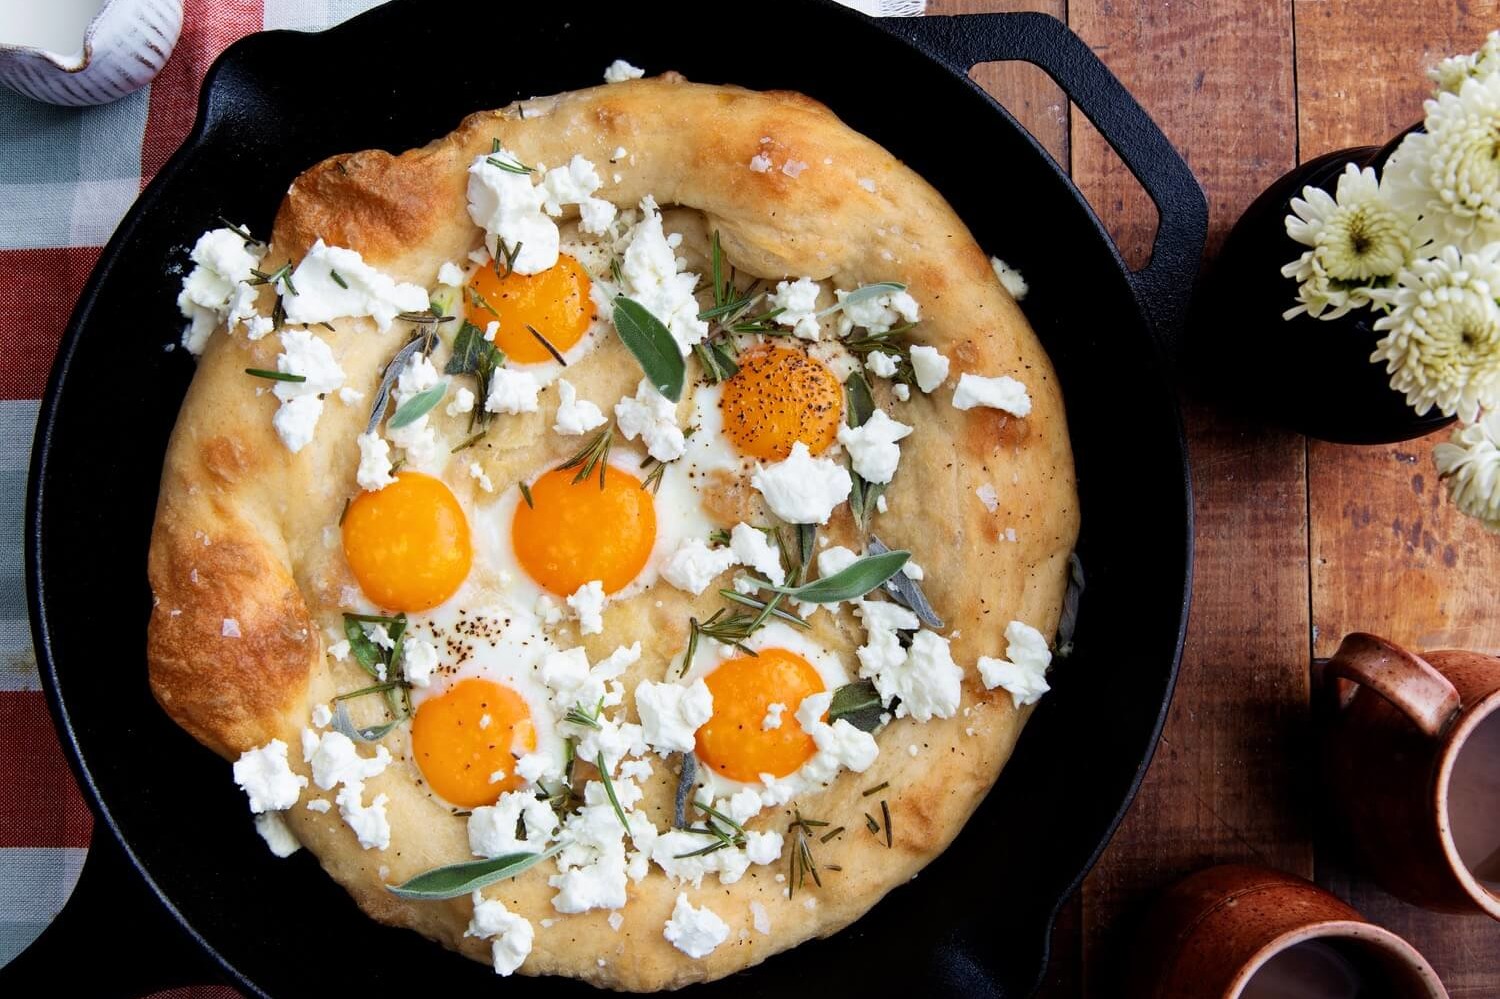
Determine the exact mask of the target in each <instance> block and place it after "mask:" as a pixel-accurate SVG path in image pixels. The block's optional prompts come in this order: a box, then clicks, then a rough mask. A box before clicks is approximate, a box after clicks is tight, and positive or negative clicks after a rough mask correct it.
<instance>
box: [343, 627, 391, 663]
mask: <svg viewBox="0 0 1500 999" xmlns="http://www.w3.org/2000/svg"><path fill="white" fill-rule="evenodd" d="M344 637H345V638H347V639H348V640H349V651H350V652H352V653H354V661H355V662H357V663H359V664H360V666H361V667H363V668H364V671H365V672H366V673H368V674H370V675H371V676H373V677H377V678H378V677H379V676H380V667H381V666H382V665H384V664H385V656H384V655H382V654H381V649H380V646H378V645H376V644H375V643H374V642H373V641H371V640H370V636H369V635H367V634H365V629H364V626H363V625H362V624H360V621H359V618H357V617H355V616H354V615H353V614H345V615H344Z"/></svg>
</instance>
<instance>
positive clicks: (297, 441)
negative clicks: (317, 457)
mask: <svg viewBox="0 0 1500 999" xmlns="http://www.w3.org/2000/svg"><path fill="white" fill-rule="evenodd" d="M322 415H323V400H322V399H319V398H318V397H317V396H315V395H303V396H298V397H297V398H295V399H288V400H287V401H286V402H283V403H282V404H281V408H280V409H278V410H276V415H275V416H273V417H272V418H271V426H273V427H275V428H276V435H277V436H278V437H280V438H281V443H283V444H285V445H286V449H287V450H288V451H290V452H292V453H293V454H296V453H297V452H298V451H301V450H302V449H303V448H305V447H307V445H308V444H311V443H312V439H313V434H314V433H315V432H316V431H317V428H318V417H320V416H322Z"/></svg>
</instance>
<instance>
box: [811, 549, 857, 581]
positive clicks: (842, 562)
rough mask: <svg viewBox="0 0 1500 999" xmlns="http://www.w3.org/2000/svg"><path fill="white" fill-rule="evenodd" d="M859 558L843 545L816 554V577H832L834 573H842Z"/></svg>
mask: <svg viewBox="0 0 1500 999" xmlns="http://www.w3.org/2000/svg"><path fill="white" fill-rule="evenodd" d="M857 561H859V556H858V555H856V554H854V552H852V551H850V550H849V549H847V548H845V547H844V546H843V545H834V546H833V547H832V548H825V549H823V550H822V551H820V552H818V575H819V576H820V577H823V576H832V575H833V574H834V573H837V572H843V571H844V570H845V569H847V568H849V567H850V566H851V565H853V564H854V563H855V562H857Z"/></svg>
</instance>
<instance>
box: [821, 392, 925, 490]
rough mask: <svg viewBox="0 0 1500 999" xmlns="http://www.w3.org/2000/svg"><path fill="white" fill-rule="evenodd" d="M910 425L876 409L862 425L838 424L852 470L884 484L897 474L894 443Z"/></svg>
mask: <svg viewBox="0 0 1500 999" xmlns="http://www.w3.org/2000/svg"><path fill="white" fill-rule="evenodd" d="M911 432H912V428H911V427H909V426H907V425H906V424H905V423H901V422H900V421H897V420H893V419H891V418H890V417H889V416H886V415H885V410H883V409H877V410H875V412H873V413H871V414H870V418H869V419H868V420H866V421H865V422H864V424H863V425H862V426H858V427H851V426H849V425H848V424H847V423H841V424H840V425H839V431H838V437H839V443H840V444H842V445H844V450H845V451H847V452H848V453H849V460H850V461H851V462H852V463H853V465H854V471H855V472H857V473H859V476H860V477H861V478H862V479H864V480H865V481H866V482H874V483H878V484H880V485H884V484H886V483H888V482H890V481H891V479H892V478H893V477H894V476H895V474H896V466H897V464H899V463H900V461H901V448H900V446H899V445H898V444H897V443H896V442H897V441H899V440H902V439H903V438H905V437H907V436H909V435H910V434H911Z"/></svg>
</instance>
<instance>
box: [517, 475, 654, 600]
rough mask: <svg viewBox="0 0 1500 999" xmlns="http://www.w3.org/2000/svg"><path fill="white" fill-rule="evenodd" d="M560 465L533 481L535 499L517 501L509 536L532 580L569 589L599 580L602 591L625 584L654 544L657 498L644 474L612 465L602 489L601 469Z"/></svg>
mask: <svg viewBox="0 0 1500 999" xmlns="http://www.w3.org/2000/svg"><path fill="white" fill-rule="evenodd" d="M576 475H577V471H576V470H575V469H572V468H554V469H553V470H552V471H550V472H547V473H546V474H544V475H542V476H541V477H540V478H538V479H537V480H536V481H535V482H533V483H532V484H531V502H530V503H527V502H526V501H525V500H524V499H523V500H521V501H520V502H518V503H517V504H516V515H515V519H514V520H513V521H512V522H511V538H512V540H513V543H514V545H515V549H516V559H517V560H518V561H519V562H520V563H521V567H522V568H523V569H525V570H526V572H527V574H528V575H530V576H531V578H532V579H534V580H536V581H537V582H538V583H540V584H541V585H542V586H544V587H546V588H547V589H548V590H551V591H552V592H553V593H556V594H558V595H559V596H570V595H571V594H573V593H574V592H576V591H577V590H578V588H579V587H580V586H583V585H584V584H585V583H588V582H591V581H593V580H595V579H597V580H599V581H600V582H601V583H603V584H604V592H606V593H614V592H616V591H617V590H621V589H624V588H625V587H626V586H628V585H629V584H630V581H631V580H633V579H635V577H636V576H638V575H640V572H641V570H642V569H644V568H645V567H646V559H647V558H649V557H650V555H651V549H652V547H653V546H655V544H656V505H655V502H654V501H653V499H652V497H651V493H650V492H648V491H647V490H646V489H645V488H644V487H643V486H642V485H641V480H640V479H638V478H636V477H635V476H634V475H631V474H630V473H629V472H624V471H621V470H620V469H618V468H615V467H614V466H613V465H610V466H607V468H606V471H605V475H604V488H603V489H601V488H599V473H598V471H597V470H595V471H594V472H593V473H591V474H590V475H589V476H588V477H586V478H584V479H583V480H582V481H580V482H577V483H574V481H573V479H574V477H575V476H576Z"/></svg>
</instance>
